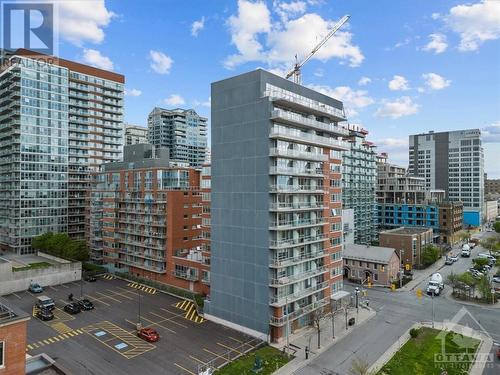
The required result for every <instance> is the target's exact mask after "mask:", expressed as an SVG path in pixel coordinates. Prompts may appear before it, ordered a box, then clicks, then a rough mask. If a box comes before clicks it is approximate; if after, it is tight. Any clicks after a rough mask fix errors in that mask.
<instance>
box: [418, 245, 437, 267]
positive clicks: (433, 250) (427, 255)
mask: <svg viewBox="0 0 500 375" xmlns="http://www.w3.org/2000/svg"><path fill="white" fill-rule="evenodd" d="M440 256H441V252H440V251H439V248H438V247H436V246H434V245H427V246H426V247H425V248H424V250H422V254H421V258H420V259H421V263H422V265H423V266H425V267H428V266H430V265H431V264H433V263H434V262H436V260H438V259H439V258H440Z"/></svg>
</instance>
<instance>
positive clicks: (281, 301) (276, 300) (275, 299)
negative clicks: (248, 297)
mask: <svg viewBox="0 0 500 375" xmlns="http://www.w3.org/2000/svg"><path fill="white" fill-rule="evenodd" d="M328 285H329V283H328V282H327V281H325V282H323V283H319V284H317V285H314V286H311V287H309V288H306V289H303V290H300V291H298V292H296V293H293V294H288V295H285V296H272V297H270V298H269V303H270V304H271V305H272V306H283V305H285V304H287V303H290V302H294V301H296V300H298V299H300V298H304V297H307V296H309V295H311V294H314V293H316V292H317V291H319V290H323V289H326V288H327V287H328Z"/></svg>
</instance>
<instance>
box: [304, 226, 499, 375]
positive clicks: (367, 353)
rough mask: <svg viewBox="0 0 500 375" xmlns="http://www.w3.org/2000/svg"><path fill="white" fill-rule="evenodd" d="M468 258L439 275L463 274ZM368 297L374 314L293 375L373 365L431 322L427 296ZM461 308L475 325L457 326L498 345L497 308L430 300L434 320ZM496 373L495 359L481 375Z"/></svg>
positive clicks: (373, 293)
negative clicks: (409, 332)
mask: <svg viewBox="0 0 500 375" xmlns="http://www.w3.org/2000/svg"><path fill="white" fill-rule="evenodd" d="M490 235H493V234H491V233H488V232H486V233H481V235H480V236H481V237H483V236H485V237H487V236H490ZM479 252H486V251H485V250H484V249H481V248H479V247H476V249H474V251H473V254H474V256H475V255H477V253H479ZM472 259H473V256H471V258H460V260H459V261H458V262H456V263H455V264H454V265H452V266H444V267H443V269H441V270H440V271H439V272H441V273H442V274H443V276H444V277H446V275H448V274H449V273H450V272H451V271H452V270H453V272H456V273H459V272H465V271H466V270H467V269H468V268H469V267H471V262H472ZM426 284H427V280H425V281H423V282H422V283H421V284H420V285H418V286H417V287H419V288H422V289H424V288H425V287H426ZM354 287H355V285H349V284H346V288H345V289H346V290H350V289H353V288H354ZM445 291H447V290H446V289H445ZM448 292H449V291H448ZM368 298H369V300H370V307H372V308H374V309H375V310H376V311H377V315H376V316H375V317H374V318H372V319H371V320H370V321H368V322H367V323H365V324H364V325H363V326H361V327H359V328H357V329H355V330H353V331H352V333H351V334H350V335H348V336H346V337H344V338H343V339H342V340H341V341H340V342H338V343H337V344H335V345H333V346H332V347H331V348H330V349H328V350H327V351H325V352H323V353H322V354H320V355H319V356H318V357H317V358H316V359H315V360H313V361H312V362H311V363H310V364H309V365H308V366H306V367H304V368H302V369H300V370H297V371H296V372H295V374H297V375H318V374H325V375H347V374H348V372H349V369H350V368H351V362H352V360H353V359H355V358H359V359H362V360H364V361H366V362H367V363H369V364H373V363H374V362H375V361H376V360H377V359H378V358H379V357H380V356H381V355H382V354H383V353H384V352H385V351H386V350H387V349H388V348H389V347H390V346H391V345H392V344H393V343H394V342H396V341H397V340H398V339H399V337H400V336H401V335H402V334H403V333H404V332H405V331H406V330H407V329H408V328H410V327H411V326H412V325H413V324H414V323H416V322H430V321H432V299H431V297H428V296H424V297H422V298H421V299H419V298H418V297H417V296H416V293H415V291H414V290H412V291H408V292H391V291H389V290H387V289H372V290H369V291H368ZM462 307H465V308H466V309H467V310H468V311H469V312H470V314H471V316H472V317H473V318H474V319H475V320H476V321H477V322H475V321H473V319H472V318H470V317H467V316H466V317H465V318H464V319H462V320H461V321H460V324H465V325H469V326H470V327H472V328H474V329H481V328H480V326H481V327H482V328H483V329H484V331H485V332H486V333H487V334H489V335H490V336H491V337H492V339H493V340H494V341H495V342H497V343H500V309H498V308H489V307H485V306H478V305H464V304H461V303H458V302H457V301H455V300H453V299H451V298H446V297H445V296H444V295H441V296H439V297H436V298H435V299H434V317H435V321H443V320H446V319H447V320H451V319H452V318H453V317H454V316H455V314H456V313H458V312H459V310H460V309H461V308H462ZM478 324H479V325H480V326H478ZM494 348H495V347H494ZM494 348H493V350H494ZM499 373H500V361H498V360H496V359H495V361H494V362H493V363H490V364H488V365H487V366H486V368H485V370H484V372H483V375H498V374H499Z"/></svg>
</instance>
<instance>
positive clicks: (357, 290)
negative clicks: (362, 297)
mask: <svg viewBox="0 0 500 375" xmlns="http://www.w3.org/2000/svg"><path fill="white" fill-rule="evenodd" d="M355 293H356V313H357V314H359V287H356V289H355Z"/></svg>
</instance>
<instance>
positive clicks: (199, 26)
mask: <svg viewBox="0 0 500 375" xmlns="http://www.w3.org/2000/svg"><path fill="white" fill-rule="evenodd" d="M204 27H205V17H201V20H199V21H194V22H193V23H192V24H191V35H192V36H198V33H199V32H200V31H201V30H203V28H204Z"/></svg>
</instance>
